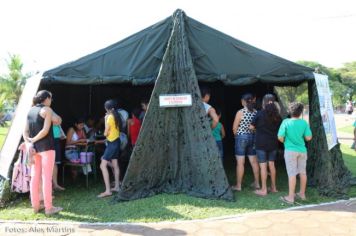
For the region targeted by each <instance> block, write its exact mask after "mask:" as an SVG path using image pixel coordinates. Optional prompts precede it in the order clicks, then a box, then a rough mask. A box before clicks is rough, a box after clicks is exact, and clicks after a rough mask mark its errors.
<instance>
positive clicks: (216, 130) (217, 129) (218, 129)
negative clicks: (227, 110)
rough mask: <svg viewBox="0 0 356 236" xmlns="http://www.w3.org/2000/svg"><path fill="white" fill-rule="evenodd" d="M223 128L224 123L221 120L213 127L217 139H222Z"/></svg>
mask: <svg viewBox="0 0 356 236" xmlns="http://www.w3.org/2000/svg"><path fill="white" fill-rule="evenodd" d="M221 128H222V124H221V123H220V122H218V124H217V125H216V127H215V128H214V129H213V131H212V132H213V137H214V139H215V140H216V141H221V140H222V138H221Z"/></svg>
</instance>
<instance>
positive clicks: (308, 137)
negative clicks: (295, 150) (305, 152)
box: [304, 122, 312, 141]
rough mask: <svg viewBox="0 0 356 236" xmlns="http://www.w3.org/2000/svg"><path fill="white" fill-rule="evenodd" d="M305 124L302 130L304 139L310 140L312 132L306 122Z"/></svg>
mask: <svg viewBox="0 0 356 236" xmlns="http://www.w3.org/2000/svg"><path fill="white" fill-rule="evenodd" d="M305 123H306V122H305ZM306 126H307V127H306V128H305V131H304V140H305V141H310V140H311V139H312V132H311V130H310V128H309V125H308V124H307V123H306Z"/></svg>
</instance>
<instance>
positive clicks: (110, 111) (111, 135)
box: [98, 100, 120, 198]
mask: <svg viewBox="0 0 356 236" xmlns="http://www.w3.org/2000/svg"><path fill="white" fill-rule="evenodd" d="M104 107H105V110H106V116H105V131H104V136H105V137H106V140H107V146H106V148H105V151H104V154H103V157H102V158H101V164H100V169H101V172H102V174H103V178H104V183H105V192H102V193H100V194H99V195H98V198H103V197H108V196H111V195H112V191H118V189H119V174H120V171H119V165H118V161H117V158H118V157H119V152H120V129H119V122H120V121H119V119H120V117H119V114H118V113H117V111H116V103H115V101H114V100H108V101H106V102H105V104H104ZM110 162H111V164H112V167H113V168H114V178H115V186H114V188H112V189H110V179H109V172H108V168H107V167H108V163H110Z"/></svg>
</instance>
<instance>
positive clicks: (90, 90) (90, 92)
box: [89, 85, 93, 116]
mask: <svg viewBox="0 0 356 236" xmlns="http://www.w3.org/2000/svg"><path fill="white" fill-rule="evenodd" d="M92 92H93V91H92V86H91V85H89V116H91V97H92Z"/></svg>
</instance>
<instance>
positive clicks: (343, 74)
mask: <svg viewBox="0 0 356 236" xmlns="http://www.w3.org/2000/svg"><path fill="white" fill-rule="evenodd" d="M335 74H336V75H337V76H339V79H340V81H341V82H342V84H343V85H345V86H346V89H345V90H344V94H345V91H346V92H347V94H346V95H348V97H347V99H350V100H352V98H353V97H354V96H355V95H356V61H354V62H349V63H345V64H344V66H343V67H341V68H340V69H336V70H335Z"/></svg>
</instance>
